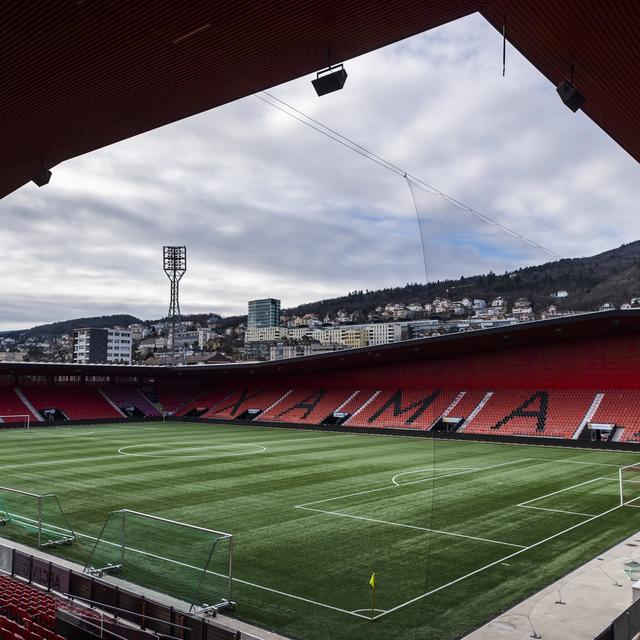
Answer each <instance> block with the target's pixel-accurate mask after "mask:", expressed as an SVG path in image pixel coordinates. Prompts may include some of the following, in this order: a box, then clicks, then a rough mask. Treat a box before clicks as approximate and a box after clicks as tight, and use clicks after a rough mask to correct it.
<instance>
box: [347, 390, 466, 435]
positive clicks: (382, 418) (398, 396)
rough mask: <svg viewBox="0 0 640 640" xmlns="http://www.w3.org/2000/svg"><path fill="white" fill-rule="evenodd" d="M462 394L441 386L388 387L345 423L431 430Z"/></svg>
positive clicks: (358, 425)
mask: <svg viewBox="0 0 640 640" xmlns="http://www.w3.org/2000/svg"><path fill="white" fill-rule="evenodd" d="M458 394H459V392H458V391H451V390H446V391H443V390H440V389H396V390H393V391H390V390H385V391H382V392H381V393H379V394H378V395H377V396H376V397H375V398H373V400H372V401H371V402H369V403H368V404H367V405H366V406H365V407H363V408H362V410H360V411H358V412H357V413H356V414H354V415H353V416H352V417H351V418H349V420H347V421H346V422H345V425H346V426H350V427H380V428H385V427H395V428H403V429H430V428H431V427H432V426H433V424H434V423H435V422H436V421H437V420H438V419H439V418H440V417H441V416H442V414H443V413H444V412H445V411H446V410H447V409H448V408H449V407H450V406H451V403H452V402H453V401H454V400H455V399H456V397H457V396H458Z"/></svg>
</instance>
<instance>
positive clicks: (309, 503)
mask: <svg viewBox="0 0 640 640" xmlns="http://www.w3.org/2000/svg"><path fill="white" fill-rule="evenodd" d="M529 460H531V458H522V459H521V460H511V461H510V462H501V463H499V464H492V465H489V466H486V467H478V468H477V469H473V470H471V471H457V472H456V473H446V474H444V475H441V476H433V477H431V478H422V479H421V480H411V481H409V482H403V483H402V484H387V485H385V486H384V487H377V488H375V489H367V490H365V491H356V492H355V493H348V494H346V495H344V496H334V497H332V498H323V499H322V500H314V501H313V502H305V503H303V504H297V505H294V506H295V507H296V508H297V507H307V506H309V505H311V504H320V503H322V502H330V501H332V500H342V498H352V497H354V496H362V495H365V494H368V493H375V492H376V491H386V490H388V489H393V488H394V487H406V486H409V485H411V484H418V483H420V482H429V481H432V480H441V479H442V478H452V477H453V476H461V475H464V474H467V473H474V472H476V471H488V470H489V469H497V468H498V467H504V466H506V465H510V464H519V463H521V462H528V461H529Z"/></svg>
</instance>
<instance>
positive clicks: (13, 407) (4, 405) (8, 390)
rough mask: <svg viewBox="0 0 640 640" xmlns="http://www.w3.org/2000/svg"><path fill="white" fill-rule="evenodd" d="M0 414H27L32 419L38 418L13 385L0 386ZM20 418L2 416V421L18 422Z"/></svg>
mask: <svg viewBox="0 0 640 640" xmlns="http://www.w3.org/2000/svg"><path fill="white" fill-rule="evenodd" d="M0 415H3V416H15V415H29V416H31V419H32V420H40V417H39V416H37V415H34V413H33V411H31V410H30V409H29V407H28V406H27V405H26V404H25V403H24V402H23V401H22V399H21V398H20V396H19V394H18V393H17V390H16V389H14V388H13V387H0ZM21 420H22V418H10V417H7V418H4V419H3V420H2V421H3V422H20V421H21Z"/></svg>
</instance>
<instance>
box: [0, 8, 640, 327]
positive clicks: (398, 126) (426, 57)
mask: <svg viewBox="0 0 640 640" xmlns="http://www.w3.org/2000/svg"><path fill="white" fill-rule="evenodd" d="M501 48H502V43H501V40H500V36H499V34H498V33H497V32H496V31H495V30H494V29H492V28H491V27H490V26H489V24H488V23H486V22H485V21H484V20H483V19H482V18H480V17H478V16H470V17H468V18H466V19H463V20H460V21H458V22H455V23H453V24H450V25H446V26H445V27H442V28H440V29H437V30H434V31H430V32H428V33H425V34H423V35H420V36H417V37H414V38H411V39H409V40H406V41H404V42H401V43H399V44H396V45H393V46H390V47H387V48H386V49H383V50H380V51H377V52H374V53H372V54H369V55H366V56H363V57H361V58H358V59H356V60H351V61H349V62H348V63H347V64H346V68H347V70H348V73H349V78H348V80H347V84H346V86H345V89H344V90H343V91H341V92H337V93H334V94H331V95H329V96H326V97H324V98H322V99H319V98H317V97H316V95H315V93H314V91H313V89H312V87H311V85H310V82H309V81H310V78H309V77H307V78H301V79H299V80H296V81H294V82H291V83H289V84H286V85H283V86H280V87H275V88H274V89H273V90H272V92H273V94H274V95H276V96H278V97H279V98H281V99H283V100H286V101H287V102H288V103H290V104H292V105H293V106H295V107H297V108H298V109H301V110H302V111H304V112H306V113H308V114H309V115H311V116H313V117H314V118H316V119H318V120H320V121H322V122H324V123H325V124H327V125H328V126H330V127H332V128H334V129H337V130H338V131H340V132H342V133H343V134H344V135H346V136H348V137H350V138H352V139H354V140H356V141H358V142H359V143H360V144H362V145H365V146H366V147H368V148H369V149H371V150H372V151H374V152H375V153H377V154H379V155H381V156H383V157H385V158H386V159H388V160H389V161H391V162H394V163H396V164H397V165H399V166H401V167H403V168H404V169H405V170H407V171H408V172H410V173H411V174H413V175H415V176H419V177H420V178H422V179H424V180H426V181H427V182H428V183H430V184H432V185H435V186H436V187H438V188H439V189H441V190H443V191H445V192H447V193H449V194H451V195H452V196H454V197H456V198H457V199H458V200H461V201H463V202H465V203H467V204H469V205H471V206H473V207H474V208H476V209H478V210H480V211H482V212H484V213H486V214H488V215H490V216H492V217H494V218H496V219H498V220H499V221H500V222H502V223H503V224H505V225H507V226H509V227H511V228H513V229H516V230H518V231H519V232H521V233H523V234H525V235H527V236H529V237H530V238H532V239H534V240H536V241H537V242H539V243H541V244H543V245H545V246H546V247H549V248H550V249H552V250H553V251H555V252H557V253H558V254H561V255H562V256H565V257H574V256H583V255H590V254H593V253H597V252H599V251H603V250H606V249H608V248H611V247H614V246H617V245H619V244H621V243H623V242H629V241H631V240H635V239H637V238H638V237H640V217H638V216H637V215H635V214H636V209H637V205H636V207H634V205H635V204H636V203H637V201H638V199H639V196H640V180H639V179H638V178H639V176H640V167H638V164H637V163H636V161H635V160H633V159H632V158H631V157H629V156H628V155H627V154H626V153H625V152H624V151H623V150H622V149H621V148H619V147H618V146H617V144H616V143H614V142H613V141H612V140H610V139H609V138H608V136H607V135H606V134H605V133H604V132H602V131H601V130H600V129H599V128H598V127H597V126H596V125H595V124H593V123H592V122H591V121H590V120H589V119H588V118H587V117H586V116H584V115H583V114H582V113H580V112H579V113H577V114H572V113H571V112H570V111H569V110H568V109H567V108H566V107H565V106H564V105H562V103H561V102H560V100H559V99H558V97H557V95H556V93H555V89H554V87H553V86H552V85H551V84H550V83H549V82H548V81H547V80H546V79H545V78H543V77H542V76H541V75H540V74H539V73H538V72H537V71H536V70H535V69H534V68H533V67H532V66H531V65H530V64H529V63H528V62H527V61H526V60H524V59H523V58H522V57H521V56H520V55H519V54H518V53H517V52H515V51H514V50H513V49H508V58H507V76H506V78H502V76H501ZM414 195H415V196H416V198H415V199H416V203H417V207H418V210H419V213H420V217H421V220H422V228H423V231H424V237H425V245H426V249H427V264H428V268H429V278H430V279H435V278H442V277H444V276H453V277H459V276H460V275H462V274H472V273H477V272H485V271H488V270H489V269H493V270H494V271H497V272H501V271H504V270H505V269H511V268H514V267H518V266H521V265H525V264H536V263H540V262H544V261H546V260H548V259H549V257H548V256H547V255H546V254H544V253H542V252H540V251H539V250H535V249H532V248H531V247H528V246H526V245H524V244H522V243H520V242H517V241H514V240H513V239H511V238H509V237H507V236H505V235H503V234H497V233H496V232H495V229H492V228H489V227H487V226H486V225H483V224H481V223H479V222H478V221H476V220H474V219H473V218H472V217H470V216H469V214H467V213H464V212H461V211H459V210H457V209H455V208H454V207H452V206H451V205H449V204H448V203H446V202H445V201H444V200H443V199H442V198H439V197H436V196H433V195H430V194H428V193H427V192H425V191H422V190H420V189H414ZM0 211H1V212H2V223H3V226H2V234H1V235H0V249H1V251H2V255H3V260H2V261H1V262H0V278H1V282H2V285H1V287H0V309H1V311H0V329H13V328H21V327H28V326H32V325H34V324H39V323H43V322H50V321H55V320H63V319H69V318H74V317H79V316H92V315H101V314H110V313H131V314H133V315H136V316H139V317H141V318H156V317H161V316H162V315H164V314H166V310H167V303H168V294H169V284H168V280H167V279H166V276H165V275H164V273H163V272H162V245H163V244H185V245H186V246H187V251H188V272H187V274H186V276H185V278H184V280H183V283H182V288H181V305H182V311H183V312H184V313H196V312H217V313H221V314H223V315H228V314H234V313H243V312H246V301H247V300H249V299H252V298H259V297H264V296H272V297H277V298H281V299H282V303H283V306H285V307H287V306H292V305H295V304H298V303H302V302H308V301H312V300H317V299H321V298H326V297H330V296H334V295H340V294H343V293H346V292H348V291H350V290H354V289H367V288H369V289H374V288H380V287H385V286H393V285H397V284H404V283H406V282H413V281H424V279H425V276H424V265H423V257H422V251H421V247H420V236H419V234H418V223H417V220H416V211H415V208H414V203H413V199H412V195H411V191H410V190H409V188H408V185H407V183H406V182H405V181H404V180H403V179H402V178H401V177H399V176H396V175H394V174H392V173H390V172H388V171H387V170H385V169H383V168H381V167H379V166H378V165H376V164H373V163H371V162H370V161H369V160H366V159H364V158H362V157H361V156H359V155H357V154H355V153H353V152H351V151H349V150H347V149H345V148H344V147H342V146H340V145H338V144H336V143H334V142H332V141H331V140H328V139H327V138H325V137H324V136H322V135H320V134H318V133H317V132H315V131H313V130H311V129H310V128H307V127H305V126H304V125H302V124H300V123H299V122H297V121H296V120H294V119H293V118H290V117H289V116H287V115H285V114H283V113H281V112H280V111H278V110H276V109H274V108H272V107H270V106H268V105H266V104H264V103H263V102H261V101H260V100H258V99H257V98H256V97H254V96H249V97H247V98H245V99H244V100H241V101H238V102H236V103H233V104H230V105H227V106H224V107H221V108H218V109H215V110H213V111H210V112H208V113H204V114H201V115H198V116H194V117H192V118H189V119H187V120H184V121H181V122H178V123H175V124H173V125H170V126H167V127H164V128H162V129H159V130H156V131H152V132H149V133H146V134H143V135H141V136H137V137H135V138H132V139H130V140H126V141H124V142H120V143H118V144H115V145H113V146H111V147H107V148H105V149H101V150H99V151H96V152H94V153H91V154H88V155H85V156H82V157H79V158H76V159H74V160H70V161H68V162H66V163H64V164H62V165H60V166H58V167H56V168H55V169H54V175H53V178H52V180H51V183H50V184H49V185H48V186H47V187H45V188H42V189H38V188H37V187H35V185H32V184H31V185H28V186H25V187H23V188H21V189H19V190H18V191H16V192H14V193H13V194H11V195H9V196H7V197H6V198H4V199H3V200H2V201H0Z"/></svg>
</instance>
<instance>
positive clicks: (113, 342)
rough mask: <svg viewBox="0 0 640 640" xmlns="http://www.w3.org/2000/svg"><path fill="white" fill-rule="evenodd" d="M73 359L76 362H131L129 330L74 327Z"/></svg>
mask: <svg viewBox="0 0 640 640" xmlns="http://www.w3.org/2000/svg"><path fill="white" fill-rule="evenodd" d="M73 361H74V362H77V363H78V364H89V363H95V364H100V363H119V364H131V331H128V330H127V329H120V328H119V327H116V328H115V329H94V328H91V329H75V330H74V332H73Z"/></svg>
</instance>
